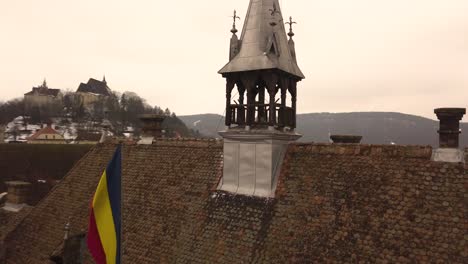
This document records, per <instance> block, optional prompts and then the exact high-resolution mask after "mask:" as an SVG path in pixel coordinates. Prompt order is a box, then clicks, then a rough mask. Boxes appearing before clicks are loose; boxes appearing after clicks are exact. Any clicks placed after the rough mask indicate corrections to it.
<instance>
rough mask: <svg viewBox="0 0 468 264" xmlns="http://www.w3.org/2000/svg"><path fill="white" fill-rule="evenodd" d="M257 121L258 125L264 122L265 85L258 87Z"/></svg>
mask: <svg viewBox="0 0 468 264" xmlns="http://www.w3.org/2000/svg"><path fill="white" fill-rule="evenodd" d="M258 104H259V109H258V121H259V122H260V123H264V122H266V121H267V120H266V109H265V85H263V84H259V85H258Z"/></svg>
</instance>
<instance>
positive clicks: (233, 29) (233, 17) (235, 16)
mask: <svg viewBox="0 0 468 264" xmlns="http://www.w3.org/2000/svg"><path fill="white" fill-rule="evenodd" d="M232 19H233V20H234V21H233V23H232V29H231V32H232V34H236V33H237V28H236V20H237V19H239V20H240V19H241V18H240V17H239V16H237V11H236V10H234V15H233V16H232Z"/></svg>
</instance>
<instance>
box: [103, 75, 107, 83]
mask: <svg viewBox="0 0 468 264" xmlns="http://www.w3.org/2000/svg"><path fill="white" fill-rule="evenodd" d="M102 82H103V83H107V81H106V75H105V74H104V77H103V78H102Z"/></svg>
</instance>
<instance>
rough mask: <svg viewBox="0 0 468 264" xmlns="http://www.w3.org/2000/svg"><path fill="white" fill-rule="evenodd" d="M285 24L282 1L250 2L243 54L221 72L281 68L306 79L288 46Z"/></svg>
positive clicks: (243, 36)
mask: <svg viewBox="0 0 468 264" xmlns="http://www.w3.org/2000/svg"><path fill="white" fill-rule="evenodd" d="M284 22H285V21H284V20H283V15H282V13H281V9H280V5H279V3H278V0H250V4H249V9H248V11H247V15H246V18H245V21H244V28H243V30H242V35H241V39H240V51H239V53H238V54H237V55H236V56H235V57H234V58H233V59H232V60H231V61H230V62H229V63H228V64H227V65H226V66H224V67H223V68H222V69H221V70H220V71H219V73H220V74H226V73H234V72H243V71H253V70H267V69H279V70H282V71H284V72H287V73H289V74H292V75H294V76H297V77H299V78H301V79H303V78H304V75H303V73H302V72H301V70H300V69H299V66H298V65H297V63H296V62H295V60H294V59H293V55H292V51H291V50H290V47H289V45H288V39H287V36H286V30H285V26H284ZM272 24H273V25H274V26H273V25H272Z"/></svg>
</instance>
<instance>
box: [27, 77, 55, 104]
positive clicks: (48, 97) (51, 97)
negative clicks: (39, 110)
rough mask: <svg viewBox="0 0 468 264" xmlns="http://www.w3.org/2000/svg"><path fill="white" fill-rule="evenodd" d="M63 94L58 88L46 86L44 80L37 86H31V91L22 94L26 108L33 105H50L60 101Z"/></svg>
mask: <svg viewBox="0 0 468 264" xmlns="http://www.w3.org/2000/svg"><path fill="white" fill-rule="evenodd" d="M62 99H63V94H62V92H61V91H60V89H51V88H49V87H48V86H47V82H46V80H44V82H43V83H42V84H41V85H39V86H38V87H33V88H32V91H30V92H29V93H26V94H24V104H25V107H26V109H33V108H34V107H43V106H50V105H54V104H56V103H61V102H62Z"/></svg>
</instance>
